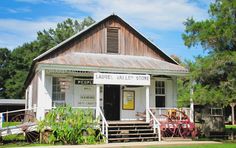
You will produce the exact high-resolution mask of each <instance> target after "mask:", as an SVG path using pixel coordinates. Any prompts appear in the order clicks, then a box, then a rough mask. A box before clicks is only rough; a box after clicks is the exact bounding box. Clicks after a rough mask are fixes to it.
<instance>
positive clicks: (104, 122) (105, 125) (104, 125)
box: [98, 107, 108, 143]
mask: <svg viewBox="0 0 236 148" xmlns="http://www.w3.org/2000/svg"><path fill="white" fill-rule="evenodd" d="M98 111H99V114H100V116H101V117H102V134H103V135H105V137H106V143H108V123H107V120H106V118H105V116H104V114H103V112H102V110H101V108H100V107H99V108H98Z"/></svg>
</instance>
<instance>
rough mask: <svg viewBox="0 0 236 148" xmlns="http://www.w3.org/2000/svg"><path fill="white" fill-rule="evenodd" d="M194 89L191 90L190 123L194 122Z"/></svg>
mask: <svg viewBox="0 0 236 148" xmlns="http://www.w3.org/2000/svg"><path fill="white" fill-rule="evenodd" d="M193 114H194V103H193V88H190V122H194V121H193V120H194V117H193Z"/></svg>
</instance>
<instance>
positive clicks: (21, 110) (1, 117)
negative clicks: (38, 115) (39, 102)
mask: <svg viewBox="0 0 236 148" xmlns="http://www.w3.org/2000/svg"><path fill="white" fill-rule="evenodd" d="M37 108H38V107H34V108H25V109H19V110H12V111H6V112H1V113H0V128H2V127H3V115H4V114H6V115H7V116H8V114H9V113H17V112H23V111H31V110H33V111H34V110H36V109H37ZM7 122H8V121H7Z"/></svg>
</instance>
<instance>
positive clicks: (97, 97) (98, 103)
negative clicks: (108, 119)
mask: <svg viewBox="0 0 236 148" xmlns="http://www.w3.org/2000/svg"><path fill="white" fill-rule="evenodd" d="M99 109H100V85H96V118H98V117H99Z"/></svg>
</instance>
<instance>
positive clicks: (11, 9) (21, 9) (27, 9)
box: [7, 8, 31, 13]
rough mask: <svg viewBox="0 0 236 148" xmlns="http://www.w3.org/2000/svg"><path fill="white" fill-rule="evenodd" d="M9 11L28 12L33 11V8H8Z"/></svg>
mask: <svg viewBox="0 0 236 148" xmlns="http://www.w3.org/2000/svg"><path fill="white" fill-rule="evenodd" d="M7 11H8V12H10V13H26V12H31V9H29V8H8V9H7Z"/></svg>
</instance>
